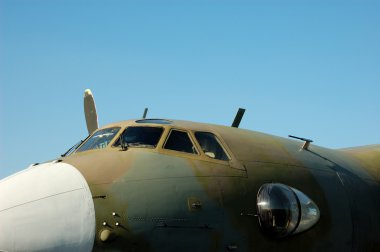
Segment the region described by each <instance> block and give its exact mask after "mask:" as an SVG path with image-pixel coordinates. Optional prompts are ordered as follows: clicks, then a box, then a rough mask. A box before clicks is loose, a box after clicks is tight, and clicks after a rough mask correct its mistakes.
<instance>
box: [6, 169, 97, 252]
mask: <svg viewBox="0 0 380 252" xmlns="http://www.w3.org/2000/svg"><path fill="white" fill-rule="evenodd" d="M94 237H95V210H94V203H93V200H92V195H91V192H90V189H89V187H88V185H87V182H86V180H85V179H84V177H83V176H82V174H81V173H80V172H79V171H78V170H77V169H76V168H75V167H73V166H71V165H69V164H65V163H47V164H41V165H37V166H33V167H31V168H28V169H26V170H23V171H21V172H19V173H17V174H15V175H12V176H10V177H7V178H5V179H3V180H1V181H0V251H91V250H92V247H93V243H94Z"/></svg>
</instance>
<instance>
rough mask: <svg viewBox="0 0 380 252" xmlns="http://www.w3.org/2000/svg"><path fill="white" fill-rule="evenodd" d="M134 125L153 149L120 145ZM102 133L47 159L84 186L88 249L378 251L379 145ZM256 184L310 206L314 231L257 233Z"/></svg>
mask: <svg viewBox="0 0 380 252" xmlns="http://www.w3.org/2000/svg"><path fill="white" fill-rule="evenodd" d="M138 127H145V128H144V130H147V129H148V131H147V132H150V133H149V134H154V137H155V138H157V142H156V143H154V144H152V143H150V142H149V144H146V143H145V144H140V145H138V144H136V145H132V144H129V145H126V146H124V145H123V144H122V141H123V136H124V135H123V134H124V133H123V132H125V129H128V128H130V129H133V130H136V129H137V128H138ZM149 127H151V128H152V129H150V128H149ZM153 128H157V129H160V130H158V131H157V130H156V129H153ZM103 129H115V130H112V134H113V135H112V137H111V135H110V133H107V134H104V137H109V138H111V139H110V140H109V141H108V142H107V143H106V144H103V145H97V146H101V148H90V147H86V148H83V146H84V145H85V144H86V142H84V143H83V144H82V145H81V146H82V147H81V146H79V148H77V150H76V151H75V152H73V153H72V154H70V155H68V156H66V157H62V158H60V159H59V160H58V161H55V162H58V163H57V165H58V164H63V165H67V166H70V167H74V168H75V169H77V170H78V171H79V173H80V174H81V176H83V178H84V180H85V181H86V183H87V185H88V188H89V191H90V193H91V197H92V200H93V209H94V210H93V213H94V216H93V219H94V223H90V224H88V225H90V226H91V227H93V229H94V232H93V250H95V251H103V250H104V251H105V250H112V251H226V250H230V251H261V250H263V251H264V250H265V251H268V250H273V251H274V250H276V251H277V250H285V251H286V250H302V251H321V250H327V251H338V250H339V251H363V250H373V251H375V250H376V249H377V248H378V247H379V245H380V216H379V215H378V211H379V209H380V201H379V198H380V182H379V181H380V169H379V153H380V146H372V147H368V148H367V149H360V151H359V150H358V151H357V150H356V149H347V150H331V149H326V148H322V147H318V146H315V145H311V146H310V147H309V148H308V149H302V148H301V146H302V142H300V141H296V140H291V139H285V138H280V137H275V136H271V135H267V134H263V133H258V132H253V131H249V130H243V129H237V128H232V127H225V126H218V125H210V124H201V123H193V122H187V121H175V120H163V121H161V120H158V121H155V120H152V121H149V120H145V121H135V120H130V121H124V122H120V123H114V124H110V125H107V126H105V127H103V128H101V129H99V130H98V131H97V132H100V131H101V130H103ZM110 132H111V131H110ZM94 134H96V132H95V133H94ZM147 134H148V133H147ZM101 137H102V136H101ZM127 137H130V136H129V135H128V134H126V135H125V137H124V138H127ZM90 139H91V138H90ZM212 139H213V140H212ZM211 140H212V141H214V142H212V141H211ZM87 141H89V140H87ZM176 141H177V143H178V142H180V143H181V144H176ZM207 141H209V142H207ZM210 143H211V145H212V143H214V144H215V145H218V146H216V147H215V146H211V147H210ZM88 146H89V145H88ZM93 146H95V144H94V145H93ZM81 148H82V151H81ZM36 167H38V166H36ZM36 167H35V168H36ZM29 169H34V168H33V167H32V168H29ZM47 169H48V167H47ZM1 183H3V182H0V188H1ZM266 183H281V184H284V185H287V186H289V187H292V188H296V189H297V190H299V191H301V192H303V193H304V194H305V195H307V196H308V197H309V198H310V199H312V200H313V201H314V202H315V204H316V205H317V206H318V208H319V211H320V218H319V221H318V222H317V224H315V225H314V226H313V227H312V228H310V229H308V230H305V231H303V232H301V233H299V234H296V235H290V236H289V237H284V238H282V239H274V238H273V237H270V235H268V234H265V233H264V232H262V230H261V225H260V223H259V221H258V217H257V203H258V202H257V198H256V197H257V194H258V191H259V189H260V187H261V186H262V185H264V184H266ZM86 195H87V194H86ZM83 197H85V196H83ZM0 204H1V203H0ZM18 207H19V206H18V205H17V204H15V205H14V206H13V208H12V209H17V208H18ZM90 208H91V207H90ZM90 208H89V209H90ZM81 209H82V208H81ZM7 211H8V213H7V214H9V211H13V210H6V209H0V220H1V218H5V217H4V216H5V212H7ZM86 211H87V212H86ZM86 211H85V212H84V214H85V213H90V214H91V209H90V210H87V209H86ZM68 214H69V213H68ZM2 215H3V216H2ZM38 218H41V220H43V218H44V217H38ZM47 218H48V217H47ZM82 225H86V223H83V224H82ZM73 227H74V226H73ZM84 230H85V229H84ZM67 232H70V230H67ZM19 238H20V239H22V237H19ZM87 243H88V242H87ZM0 245H1V244H0ZM91 245H92V244H91ZM82 246H84V245H83V244H82ZM84 247H85V246H84ZM0 249H2V248H1V247H0ZM84 250H86V248H84Z"/></svg>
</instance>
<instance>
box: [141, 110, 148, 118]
mask: <svg viewBox="0 0 380 252" xmlns="http://www.w3.org/2000/svg"><path fill="white" fill-rule="evenodd" d="M147 113H148V108H145V109H144V114H143V117H142V118H143V119H145V118H146V114H147Z"/></svg>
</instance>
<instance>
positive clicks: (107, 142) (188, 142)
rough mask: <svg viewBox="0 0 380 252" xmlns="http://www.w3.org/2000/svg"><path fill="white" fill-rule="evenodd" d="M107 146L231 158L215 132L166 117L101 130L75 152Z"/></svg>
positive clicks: (219, 158) (111, 148)
mask: <svg viewBox="0 0 380 252" xmlns="http://www.w3.org/2000/svg"><path fill="white" fill-rule="evenodd" d="M105 148H107V149H110V150H120V149H121V150H128V148H146V149H153V150H157V151H159V152H165V153H167V154H170V153H172V154H176V153H177V154H180V153H182V154H187V155H189V154H190V155H198V156H199V155H203V156H206V157H207V158H209V159H215V160H222V161H228V160H230V156H229V155H228V153H227V151H226V149H225V147H223V144H222V142H221V141H220V140H219V138H218V137H217V136H216V135H215V134H214V133H212V132H207V131H201V130H200V131H197V130H189V129H186V128H183V127H176V125H172V122H171V121H169V120H164V119H143V120H137V121H135V123H133V124H131V125H127V126H125V127H121V126H114V127H108V128H103V129H100V130H98V131H96V132H95V133H94V134H93V135H92V136H90V137H89V138H88V139H86V140H85V141H84V142H83V143H82V144H80V145H79V147H78V148H75V150H73V151H72V152H71V153H81V152H85V151H90V150H96V149H105Z"/></svg>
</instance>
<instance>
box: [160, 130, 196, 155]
mask: <svg viewBox="0 0 380 252" xmlns="http://www.w3.org/2000/svg"><path fill="white" fill-rule="evenodd" d="M164 149H169V150H175V151H181V152H187V153H192V154H198V153H197V150H196V148H195V146H194V145H193V143H192V142H191V140H190V137H189V135H188V134H187V132H184V131H179V130H172V131H171V132H170V134H169V137H168V140H167V141H166V143H165V146H164Z"/></svg>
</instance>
